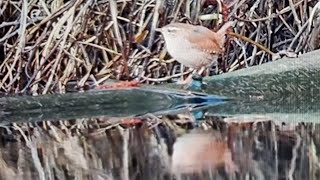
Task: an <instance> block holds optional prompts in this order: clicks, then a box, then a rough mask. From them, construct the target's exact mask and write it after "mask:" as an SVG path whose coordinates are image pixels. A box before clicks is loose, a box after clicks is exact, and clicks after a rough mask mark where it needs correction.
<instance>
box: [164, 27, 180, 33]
mask: <svg viewBox="0 0 320 180" xmlns="http://www.w3.org/2000/svg"><path fill="white" fill-rule="evenodd" d="M167 31H168V32H169V33H175V32H177V31H178V28H176V27H170V28H168V29H167Z"/></svg>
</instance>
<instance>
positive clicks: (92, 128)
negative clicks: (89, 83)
mask: <svg viewBox="0 0 320 180" xmlns="http://www.w3.org/2000/svg"><path fill="white" fill-rule="evenodd" d="M120 92H121V90H117V91H116V93H120ZM104 93H105V92H104ZM125 93H128V92H127V91H123V92H122V94H121V93H120V94H119V96H117V95H116V94H113V95H114V96H113V98H112V102H113V103H117V100H119V102H121V103H118V104H110V102H109V104H108V103H107V102H102V101H104V100H106V99H108V98H107V97H102V94H99V93H95V94H89V95H88V96H90V98H89V99H83V100H82V98H81V97H80V96H79V94H68V95H67V96H60V97H58V96H52V97H51V98H52V99H51V98H50V97H45V98H43V99H41V97H40V98H38V99H32V98H31V97H19V98H16V99H14V98H12V99H10V98H7V99H5V100H3V99H1V103H0V105H1V108H2V110H1V111H0V118H1V123H0V133H1V136H0V137H1V143H0V151H1V152H0V161H1V162H0V165H1V168H0V176H1V179H26V180H28V179H30V180H31V179H58V180H60V179H77V180H82V179H101V180H102V179H115V180H117V179H124V180H129V179H130V180H131V179H137V180H138V179H142V180H151V179H177V180H178V179H186V180H189V179H190V180H192V179H218V180H220V179H241V180H242V179H243V180H247V179H266V180H270V179H319V173H320V171H319V168H320V163H319V152H318V150H319V149H320V131H319V124H318V123H317V121H318V120H317V118H318V117H319V116H318V115H317V114H318V108H317V107H319V106H318V102H319V101H316V100H310V98H307V99H306V101H308V102H309V103H304V100H303V99H301V98H300V99H297V100H295V99H294V98H292V97H289V99H278V101H277V102H275V101H268V102H263V101H247V102H241V101H227V102H224V101H223V98H219V97H210V98H211V99H210V100H208V99H207V100H204V99H205V98H207V97H203V96H193V98H192V99H190V98H189V99H188V98H187V99H188V100H186V98H182V99H184V100H182V99H181V97H183V94H179V95H178V97H179V98H180V99H179V98H177V99H172V96H169V95H168V98H167V99H166V98H164V97H162V96H161V94H163V93H160V94H153V95H152V96H150V95H149V94H148V93H147V94H144V93H146V91H136V92H134V94H135V97H138V99H139V100H137V99H130V98H131V97H130V98H124V99H123V98H122V97H125V95H124V94H125ZM131 93H132V91H131V90H130V94H131ZM139 93H140V94H139ZM107 95H108V96H109V95H110V94H108V93H107ZM145 95H147V96H148V97H149V99H151V100H150V102H149V101H148V99H143V101H142V100H141V99H142V98H143V97H144V96H145ZM73 96H74V100H75V102H76V103H75V104H76V106H74V105H71V104H72V102H73V99H72V98H73ZM117 97H118V98H117ZM120 97H121V98H122V99H121V98H120ZM59 98H60V99H59ZM68 98H69V99H68ZM170 98H171V99H170ZM201 98H202V99H201ZM214 98H215V99H214ZM160 99H161V101H160ZM51 100H53V101H52V103H48V102H51ZM64 100H65V101H66V102H67V103H66V102H64ZM82 101H83V103H84V104H83V105H81V103H82ZM34 102H35V103H34ZM45 102H47V103H45ZM57 102H59V103H57ZM130 102H131V103H130ZM132 102H134V103H132ZM169 102H170V103H169ZM172 102H174V103H172ZM92 103H96V104H92ZM97 103H99V104H97ZM39 104H41V106H38V105H39ZM120 104H121V105H120ZM26 105H27V106H26ZM18 107H20V109H19V108H18ZM22 107H24V109H21V108H22ZM27 107H30V108H27ZM31 107H32V108H31ZM111 107H114V108H113V109H112V108H111ZM17 109H18V110H17Z"/></svg>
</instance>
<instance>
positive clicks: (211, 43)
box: [159, 21, 233, 74]
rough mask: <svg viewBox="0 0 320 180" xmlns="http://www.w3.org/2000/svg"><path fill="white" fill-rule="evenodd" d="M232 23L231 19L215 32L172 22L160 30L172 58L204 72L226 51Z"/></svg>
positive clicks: (201, 27)
mask: <svg viewBox="0 0 320 180" xmlns="http://www.w3.org/2000/svg"><path fill="white" fill-rule="evenodd" d="M232 25H233V22H231V21H229V22H227V23H225V24H224V25H223V26H222V27H221V28H220V29H219V30H218V31H217V32H213V31H211V30H209V29H208V28H206V27H203V26H198V25H191V24H185V23H171V24H168V25H166V26H164V27H162V28H160V30H159V31H160V32H161V33H162V35H163V37H164V41H165V44H166V48H167V50H168V52H169V54H170V55H171V56H172V58H174V59H175V60H177V61H178V62H180V63H181V64H183V65H185V66H187V67H190V68H193V69H195V70H197V71H201V73H202V72H203V70H204V69H205V68H208V67H210V66H211V65H212V64H213V63H215V62H216V61H217V59H218V56H219V54H220V53H223V52H224V43H225V34H226V31H227V29H228V28H229V27H230V26H232ZM201 73H200V74H201Z"/></svg>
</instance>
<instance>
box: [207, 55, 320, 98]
mask: <svg viewBox="0 0 320 180" xmlns="http://www.w3.org/2000/svg"><path fill="white" fill-rule="evenodd" d="M204 82H205V83H207V84H208V86H207V88H206V89H205V90H204V92H206V93H208V94H215V95H223V96H228V97H241V98H248V97H260V98H261V97H262V98H263V99H275V98H277V97H279V98H280V97H282V96H284V95H294V96H306V95H307V96H311V97H313V96H316V95H318V94H319V93H320V50H316V51H313V52H309V53H306V54H303V55H301V56H299V57H298V58H283V59H279V60H277V61H274V62H270V63H266V64H262V65H259V66H253V67H249V68H245V69H241V70H237V71H234V72H229V73H225V74H222V75H216V76H211V77H207V78H204Z"/></svg>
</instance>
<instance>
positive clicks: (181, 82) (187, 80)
mask: <svg viewBox="0 0 320 180" xmlns="http://www.w3.org/2000/svg"><path fill="white" fill-rule="evenodd" d="M196 71H197V70H196V69H194V70H192V73H191V74H189V75H188V77H187V78H186V79H183V76H182V78H181V80H179V81H178V82H177V84H189V83H191V81H192V77H193V75H194V74H195V73H196Z"/></svg>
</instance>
